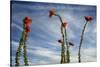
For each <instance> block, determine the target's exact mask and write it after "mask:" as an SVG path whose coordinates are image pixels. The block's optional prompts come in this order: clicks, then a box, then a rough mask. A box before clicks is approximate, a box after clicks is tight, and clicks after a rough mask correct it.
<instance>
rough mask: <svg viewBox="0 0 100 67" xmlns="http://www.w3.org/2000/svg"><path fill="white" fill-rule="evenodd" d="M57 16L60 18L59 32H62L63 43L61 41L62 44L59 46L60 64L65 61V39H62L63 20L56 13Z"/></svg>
mask: <svg viewBox="0 0 100 67" xmlns="http://www.w3.org/2000/svg"><path fill="white" fill-rule="evenodd" d="M56 16H58V18H59V19H60V22H61V34H62V38H63V43H62V46H61V64H62V63H65V62H66V60H65V45H64V43H65V41H64V30H63V21H62V18H61V17H60V16H59V15H56Z"/></svg>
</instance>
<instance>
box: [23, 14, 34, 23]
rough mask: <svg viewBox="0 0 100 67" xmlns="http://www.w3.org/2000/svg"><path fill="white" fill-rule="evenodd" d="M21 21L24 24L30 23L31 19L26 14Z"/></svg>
mask: <svg viewBox="0 0 100 67" xmlns="http://www.w3.org/2000/svg"><path fill="white" fill-rule="evenodd" d="M23 21H24V24H25V25H30V24H31V23H32V19H31V18H30V17H28V16H26V17H25V18H24V20H23Z"/></svg>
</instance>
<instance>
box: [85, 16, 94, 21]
mask: <svg viewBox="0 0 100 67" xmlns="http://www.w3.org/2000/svg"><path fill="white" fill-rule="evenodd" d="M85 20H86V21H91V20H93V17H92V16H85Z"/></svg>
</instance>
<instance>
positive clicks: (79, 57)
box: [78, 22, 88, 63]
mask: <svg viewBox="0 0 100 67" xmlns="http://www.w3.org/2000/svg"><path fill="white" fill-rule="evenodd" d="M87 23H88V22H86V23H85V25H84V27H83V30H82V34H81V39H80V45H79V51H78V62H79V63H80V62H81V54H80V51H81V46H82V42H83V36H84V31H85V28H86V25H87Z"/></svg>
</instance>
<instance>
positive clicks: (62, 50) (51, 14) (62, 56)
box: [49, 10, 65, 64]
mask: <svg viewBox="0 0 100 67" xmlns="http://www.w3.org/2000/svg"><path fill="white" fill-rule="evenodd" d="M52 16H58V17H59V19H60V22H61V34H62V39H63V42H62V43H61V44H62V45H61V64H62V63H65V45H64V29H63V26H62V25H63V21H62V19H61V17H60V16H59V15H58V14H56V11H55V10H50V11H49V17H52Z"/></svg>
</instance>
